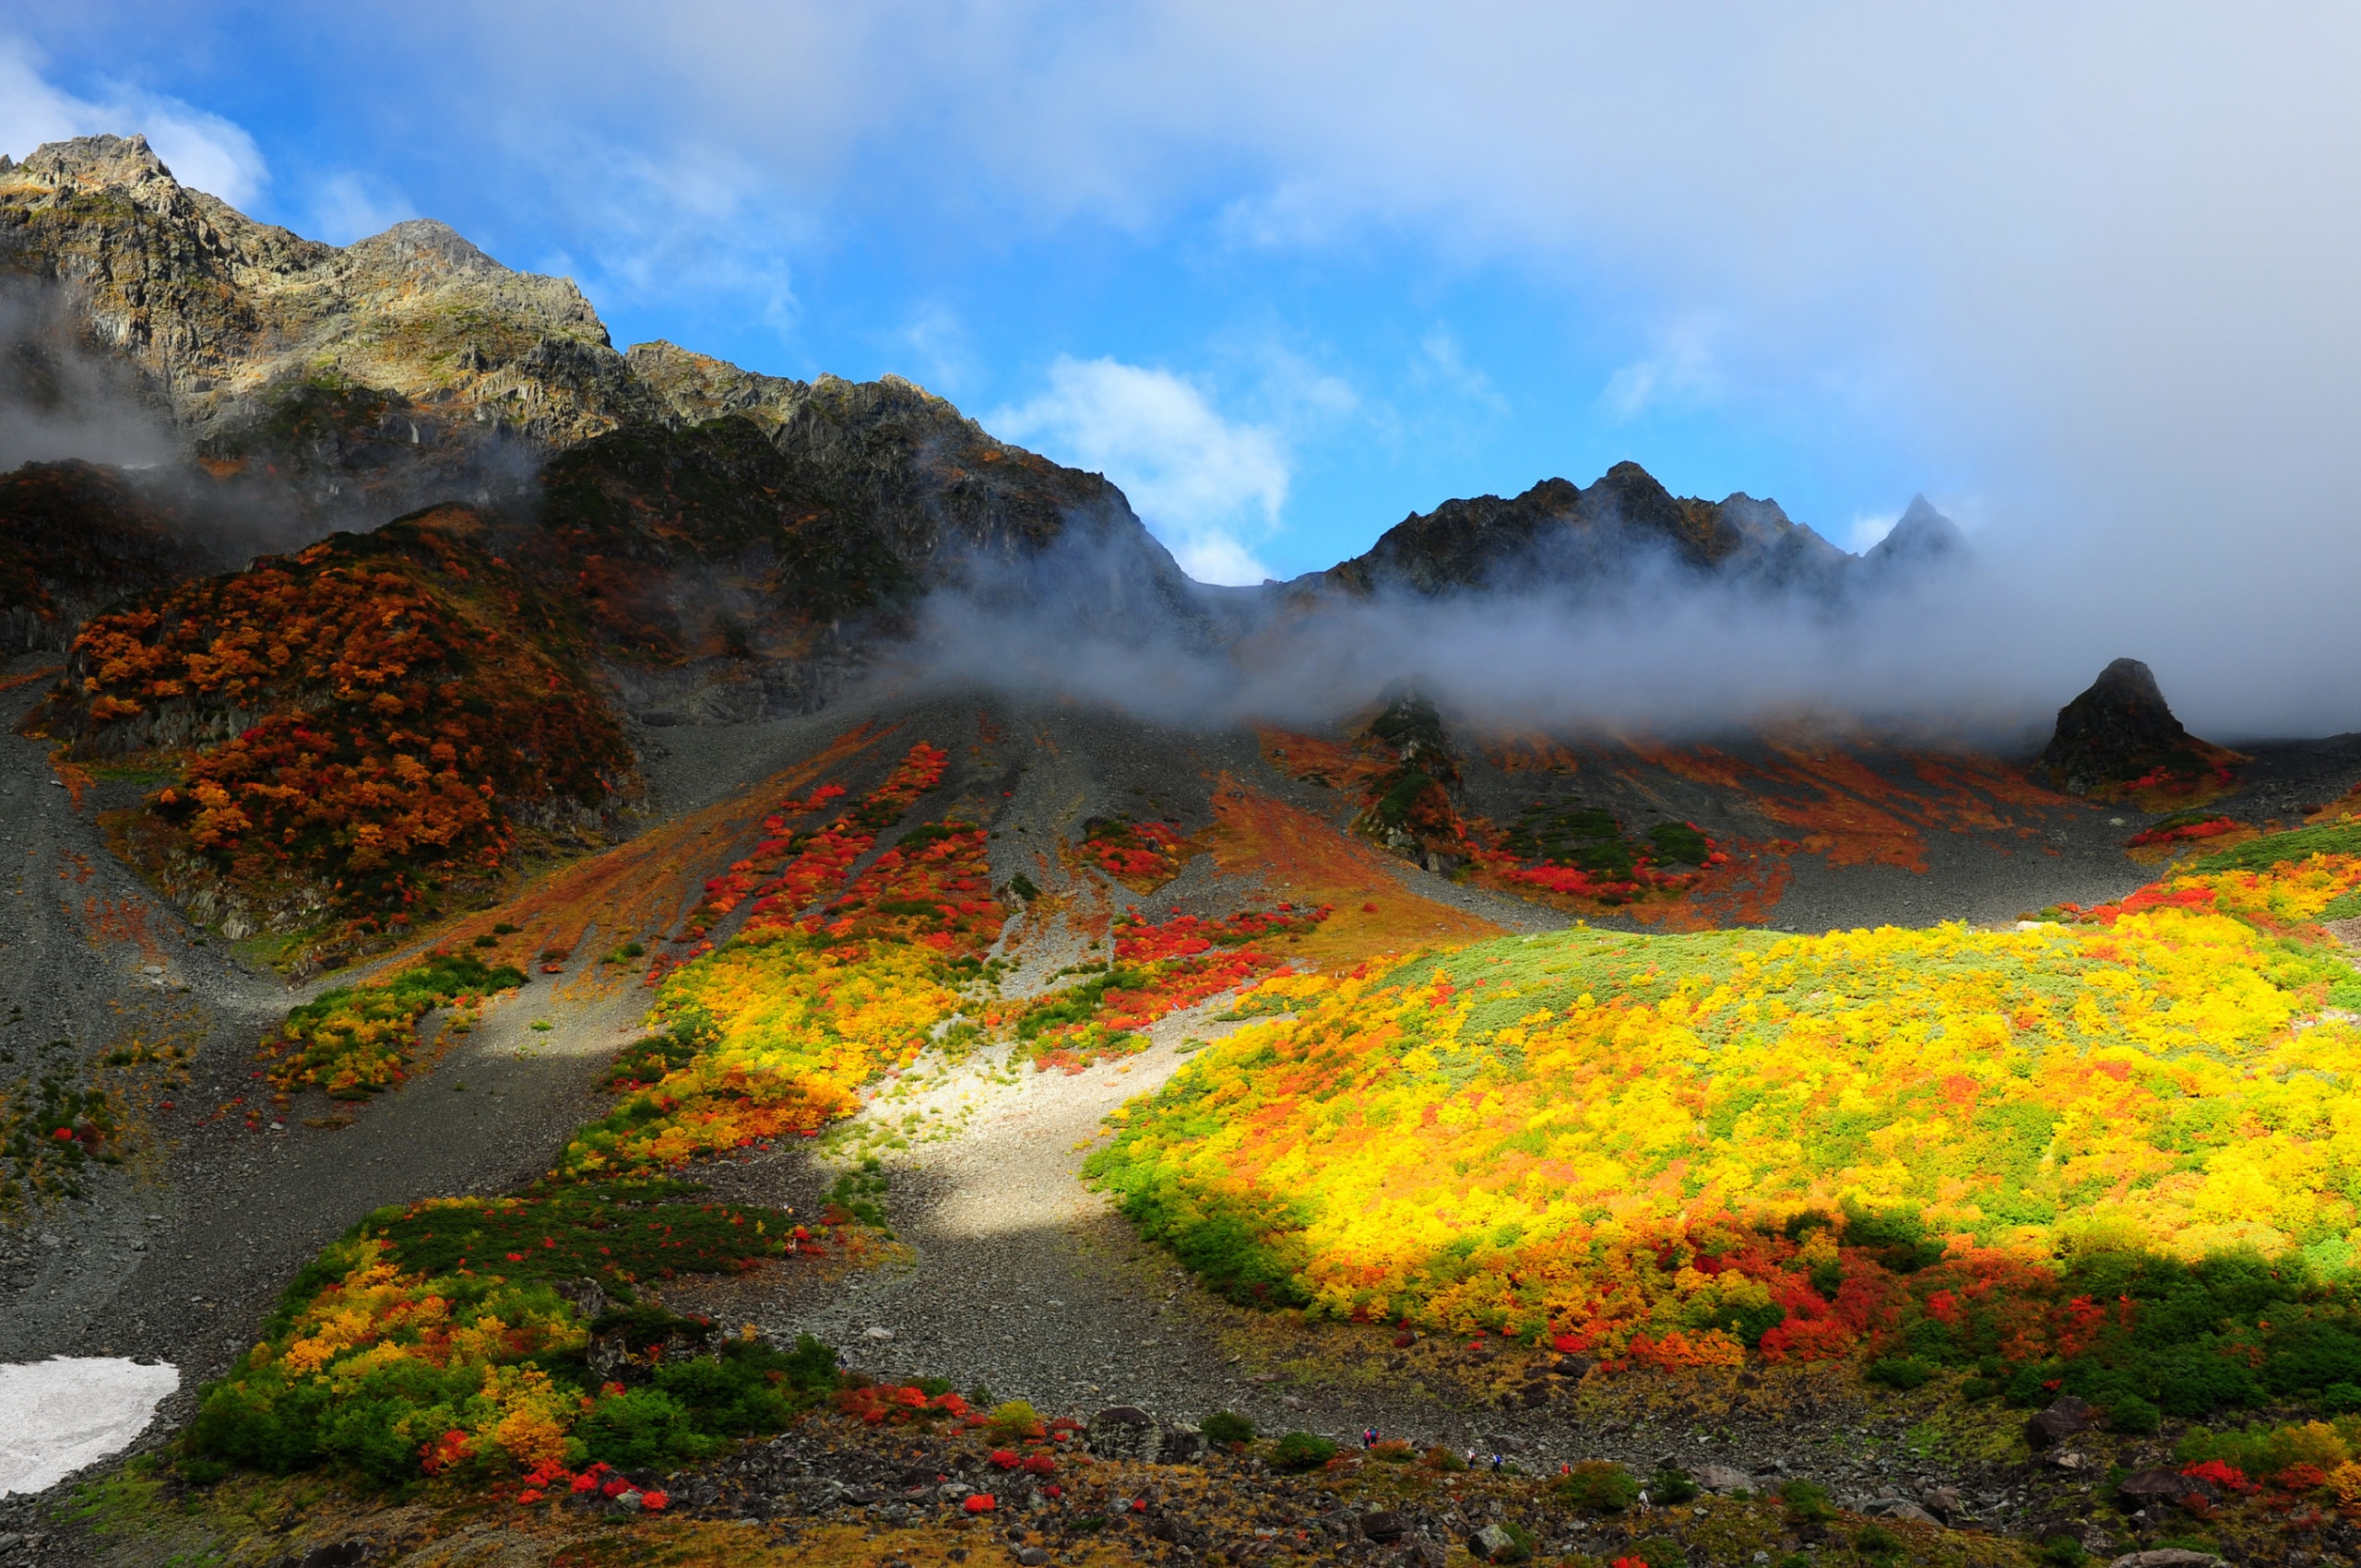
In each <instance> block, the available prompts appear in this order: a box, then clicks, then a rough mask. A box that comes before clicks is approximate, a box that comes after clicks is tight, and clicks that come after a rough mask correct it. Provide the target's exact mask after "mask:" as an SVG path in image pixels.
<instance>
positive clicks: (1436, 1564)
mask: <svg viewBox="0 0 2361 1568" xmlns="http://www.w3.org/2000/svg"><path fill="white" fill-rule="evenodd" d="M1401 1551H1402V1562H1403V1564H1404V1568H1443V1564H1444V1563H1445V1562H1449V1561H1450V1558H1451V1554H1450V1553H1449V1552H1447V1551H1445V1550H1443V1549H1442V1546H1441V1545H1440V1544H1439V1543H1437V1542H1434V1541H1430V1540H1427V1539H1424V1538H1420V1537H1417V1536H1412V1537H1410V1538H1407V1539H1406V1540H1404V1541H1403V1543H1402V1548H1401Z"/></svg>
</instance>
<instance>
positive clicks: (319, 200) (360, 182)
mask: <svg viewBox="0 0 2361 1568" xmlns="http://www.w3.org/2000/svg"><path fill="white" fill-rule="evenodd" d="M417 216H418V208H414V207H412V206H411V205H410V204H409V198H408V197H407V196H403V195H402V194H401V193H400V192H398V191H391V190H387V189H386V188H385V187H384V186H383V185H381V184H379V183H378V182H376V181H375V180H373V179H371V178H369V177H368V176H367V175H364V174H356V173H342V174H331V175H329V176H328V177H327V178H326V179H325V180H322V181H321V182H319V184H317V185H316V186H314V188H313V191H312V200H311V210H310V213H309V214H308V216H307V217H306V218H305V219H304V232H306V233H308V234H310V235H311V236H312V237H314V239H321V240H326V242H327V243H328V244H332V245H349V244H352V242H353V241H355V240H365V239H367V238H369V236H371V235H372V234H382V233H384V232H386V230H388V229H390V228H392V227H393V226H394V225H395V224H397V223H399V222H401V221H402V220H405V219H409V218H415V217H417Z"/></svg>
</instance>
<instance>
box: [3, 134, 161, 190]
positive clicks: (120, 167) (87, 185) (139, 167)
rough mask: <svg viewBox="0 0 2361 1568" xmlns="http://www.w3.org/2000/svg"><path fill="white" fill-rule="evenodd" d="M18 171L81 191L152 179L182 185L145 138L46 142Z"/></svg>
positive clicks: (18, 166)
mask: <svg viewBox="0 0 2361 1568" xmlns="http://www.w3.org/2000/svg"><path fill="white" fill-rule="evenodd" d="M17 172H18V174H19V175H20V176H22V177H23V178H25V179H28V180H38V181H41V182H42V183H43V184H51V185H57V186H65V187H72V188H75V189H78V190H97V189H102V188H104V187H106V186H110V185H122V186H128V187H134V188H136V187H137V186H140V185H144V184H148V182H149V181H151V180H165V181H170V182H171V183H172V184H173V185H174V186H175V187H177V186H178V185H179V184H180V182H179V181H177V180H173V179H172V171H171V170H170V169H167V168H165V167H164V160H162V159H160V158H159V157H157V156H156V149H155V148H151V147H149V146H148V138H147V137H144V136H130V137H113V136H105V137H73V138H72V139H71V140H68V141H53V142H43V143H42V145H41V146H40V147H37V148H34V149H33V151H32V153H31V155H30V156H29V157H28V158H27V159H26V160H24V161H23V162H22V163H20V164H18V165H17Z"/></svg>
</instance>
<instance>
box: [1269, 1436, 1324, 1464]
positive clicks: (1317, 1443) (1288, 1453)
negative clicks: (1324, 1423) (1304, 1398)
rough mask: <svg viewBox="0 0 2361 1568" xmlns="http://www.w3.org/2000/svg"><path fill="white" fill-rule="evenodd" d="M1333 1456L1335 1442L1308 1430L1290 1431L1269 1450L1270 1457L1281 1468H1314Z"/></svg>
mask: <svg viewBox="0 0 2361 1568" xmlns="http://www.w3.org/2000/svg"><path fill="white" fill-rule="evenodd" d="M1335 1456H1336V1445H1335V1443H1331V1442H1329V1441H1328V1440H1327V1439H1326V1438H1324V1437H1316V1436H1314V1435H1313V1434H1312V1433H1311V1432H1308V1431H1291V1432H1289V1433H1287V1435H1286V1436H1285V1437H1283V1438H1281V1439H1279V1441H1278V1444H1277V1446H1276V1447H1275V1448H1273V1449H1272V1450H1271V1457H1272V1459H1273V1460H1274V1461H1275V1463H1276V1464H1277V1465H1278V1467H1279V1468H1281V1469H1283V1470H1316V1469H1318V1468H1319V1467H1321V1466H1323V1465H1325V1464H1326V1463H1328V1461H1329V1460H1331V1459H1334V1458H1335Z"/></svg>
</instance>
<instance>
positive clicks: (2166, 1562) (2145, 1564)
mask: <svg viewBox="0 0 2361 1568" xmlns="http://www.w3.org/2000/svg"><path fill="white" fill-rule="evenodd" d="M2106 1568H2229V1564H2228V1563H2226V1562H2224V1561H2223V1560H2222V1559H2220V1558H2218V1557H2216V1556H2214V1555H2213V1553H2212V1552H2210V1551H2191V1550H2189V1549H2188V1548H2186V1547H2178V1546H2163V1547H2158V1548H2156V1549H2155V1550H2153V1551H2134V1552H2130V1553H2128V1554H2127V1555H2125V1556H2122V1557H2118V1558H2117V1559H2116V1560H2115V1561H2114V1562H2110V1563H2108V1564H2107V1565H2106Z"/></svg>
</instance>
